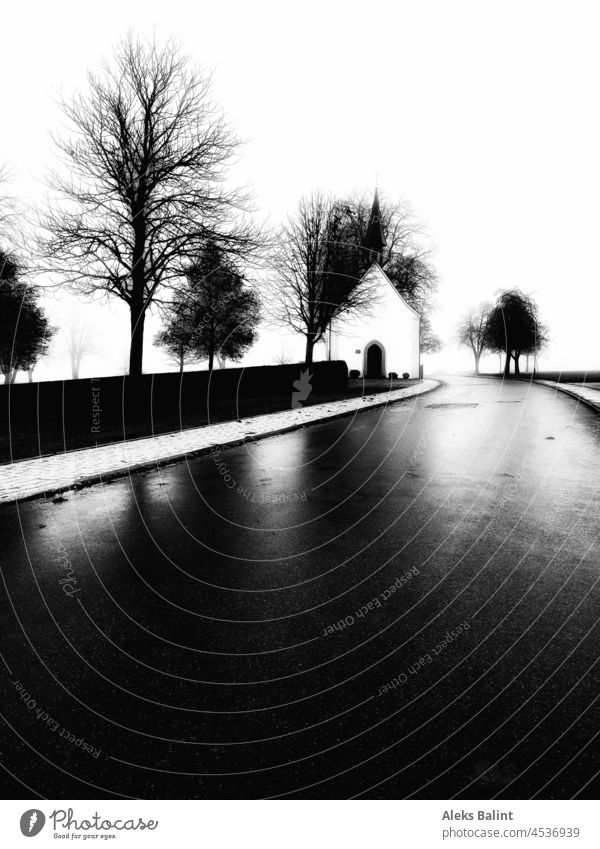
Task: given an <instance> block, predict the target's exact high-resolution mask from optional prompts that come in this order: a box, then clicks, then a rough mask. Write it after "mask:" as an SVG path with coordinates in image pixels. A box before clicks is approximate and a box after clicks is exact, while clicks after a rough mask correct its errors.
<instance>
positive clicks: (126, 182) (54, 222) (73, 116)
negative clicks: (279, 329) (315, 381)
mask: <svg viewBox="0 0 600 849" xmlns="http://www.w3.org/2000/svg"><path fill="white" fill-rule="evenodd" d="M210 87H211V81H210V78H209V77H207V76H206V75H204V74H203V73H202V72H201V71H198V70H195V69H193V68H191V67H190V66H189V63H188V60H187V58H186V57H185V56H183V55H182V54H181V52H180V50H179V49H178V47H177V46H176V45H175V44H174V43H173V42H172V41H168V42H167V43H166V44H165V45H163V46H159V45H158V44H156V43H155V42H152V43H147V42H145V41H143V40H141V39H139V38H136V37H134V36H132V35H130V36H128V37H127V38H126V39H125V40H124V41H123V42H121V43H120V44H119V45H118V46H117V48H116V50H115V55H114V62H113V64H112V66H108V65H105V66H104V68H103V70H102V73H101V74H90V75H89V76H88V90H87V93H85V94H78V95H77V96H75V98H74V99H73V100H72V101H71V102H69V103H67V102H64V103H63V104H62V106H63V111H64V113H65V115H66V117H67V119H68V121H69V122H70V124H71V125H72V128H73V131H74V132H73V135H72V136H71V137H67V138H63V139H58V140H57V145H58V149H59V151H60V153H61V154H62V157H63V160H64V164H65V166H66V169H65V176H60V175H59V174H56V173H55V174H53V175H52V176H51V181H50V185H51V187H52V189H53V190H54V191H55V193H58V195H59V197H63V198H64V199H65V201H66V202H65V204H64V206H62V207H60V206H59V207H58V208H56V207H55V206H49V207H48V209H47V212H46V214H45V215H44V216H42V219H41V224H42V226H43V228H44V231H45V233H46V234H47V235H46V236H45V237H44V238H42V240H41V243H40V245H41V254H42V257H43V260H44V263H43V267H44V268H45V269H46V270H49V271H54V272H57V273H59V274H60V276H61V279H62V280H63V281H65V285H67V286H69V287H70V288H72V289H74V290H76V291H79V292H83V293H84V294H86V295H95V294H97V293H105V294H107V295H109V296H114V297H117V298H120V299H122V300H123V301H125V303H126V304H127V305H128V308H129V311H130V326H131V334H130V335H131V341H130V366H129V373H130V374H131V375H139V374H141V372H142V355H143V338H144V321H145V316H146V312H147V310H148V309H149V308H150V306H151V305H152V304H153V303H161V293H162V292H163V290H164V289H165V287H168V286H173V285H174V283H175V282H176V281H178V280H179V278H180V276H181V273H182V264H183V263H184V261H185V258H186V257H190V256H194V255H196V254H197V253H198V252H199V251H200V249H201V247H202V245H203V244H204V243H205V241H206V239H207V238H215V237H216V236H217V234H218V236H219V239H220V242H221V244H222V245H223V247H224V248H225V249H226V250H227V251H230V252H232V253H233V254H236V255H237V254H243V253H244V252H246V251H248V250H250V249H251V248H255V247H256V245H257V235H256V232H255V231H254V230H253V229H252V228H251V227H250V226H248V225H246V224H245V223H243V222H242V220H241V219H240V212H241V211H242V210H245V209H246V207H247V201H248V196H247V195H246V194H245V193H243V192H240V191H236V190H235V189H232V188H231V187H230V184H228V183H226V182H225V176H226V169H227V166H228V165H229V164H230V163H231V161H232V157H233V156H234V154H235V151H236V149H237V146H238V141H237V139H236V138H235V136H234V135H233V134H232V133H231V131H230V129H229V127H228V126H227V124H226V123H225V120H224V119H223V117H222V115H221V114H220V112H219V111H218V110H217V109H216V108H215V106H214V104H213V103H212V101H211V98H210ZM163 300H164V299H163ZM167 300H168V298H167Z"/></svg>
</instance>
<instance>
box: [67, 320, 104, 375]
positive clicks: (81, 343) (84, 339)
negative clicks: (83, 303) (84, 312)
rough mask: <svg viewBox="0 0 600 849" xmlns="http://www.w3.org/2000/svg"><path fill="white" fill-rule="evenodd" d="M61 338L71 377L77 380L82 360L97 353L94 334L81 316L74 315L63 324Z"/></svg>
mask: <svg viewBox="0 0 600 849" xmlns="http://www.w3.org/2000/svg"><path fill="white" fill-rule="evenodd" d="M62 337H63V340H64V343H65V348H66V353H67V356H68V358H69V363H70V365H71V377H72V378H73V380H77V379H78V378H79V370H80V368H81V363H82V360H83V358H84V357H86V356H89V355H90V354H94V353H95V352H96V351H97V341H96V339H95V336H94V332H93V330H92V327H91V326H90V324H89V323H88V322H87V321H86V320H85V319H84V318H83V316H81V315H75V316H72V317H71V318H69V319H68V320H67V321H66V323H65V324H64V326H63V329H62Z"/></svg>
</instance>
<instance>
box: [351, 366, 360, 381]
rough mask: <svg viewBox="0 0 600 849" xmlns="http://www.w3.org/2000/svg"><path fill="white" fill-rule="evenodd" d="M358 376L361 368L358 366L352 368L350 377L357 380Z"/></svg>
mask: <svg viewBox="0 0 600 849" xmlns="http://www.w3.org/2000/svg"><path fill="white" fill-rule="evenodd" d="M358 377H360V372H359V370H358V369H357V368H353V369H350V379H351V380H356V379H357V378H358Z"/></svg>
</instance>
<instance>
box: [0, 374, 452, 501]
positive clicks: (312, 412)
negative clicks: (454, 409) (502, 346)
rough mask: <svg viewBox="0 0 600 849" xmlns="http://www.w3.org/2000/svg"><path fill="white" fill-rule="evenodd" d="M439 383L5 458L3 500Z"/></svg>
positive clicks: (0, 474) (0, 468) (270, 432)
mask: <svg viewBox="0 0 600 849" xmlns="http://www.w3.org/2000/svg"><path fill="white" fill-rule="evenodd" d="M439 385H440V384H439V381H437V380H423V381H421V383H419V384H417V385H415V386H409V387H406V388H404V389H394V390H393V391H391V392H379V393H377V394H375V395H365V396H363V397H361V398H348V399H346V400H344V401H332V402H329V403H325V404H315V405H314V406H312V407H301V408H298V409H296V410H291V409H290V410H283V411H281V412H278V413H267V414H266V415H262V416H253V417H252V418H249V419H244V420H243V421H239V422H238V421H232V422H222V423H220V424H215V425H208V426H204V427H197V428H191V429H189V430H183V431H175V432H173V433H165V434H161V435H160V436H150V437H144V438H142V439H133V440H129V441H128V442H115V443H112V444H110V445H99V446H98V447H97V448H83V449H81V450H78V451H68V452H66V453H64V454H52V455H51V456H48V457H36V458H35V459H32V460H21V461H19V462H17V463H7V464H6V465H0V503H6V502H10V501H18V500H19V499H22V498H30V497H32V496H34V495H48V494H49V495H54V494H56V493H58V492H60V491H61V490H64V489H69V488H71V487H74V486H80V485H82V484H84V483H93V482H99V481H102V480H103V479H105V478H111V477H114V476H115V475H122V474H126V473H128V472H131V471H132V470H139V469H143V468H149V467H153V466H157V465H160V464H164V463H168V462H173V461H174V460H177V459H181V458H183V457H185V456H186V455H190V454H196V453H202V452H204V451H207V450H208V449H210V448H212V447H214V446H217V445H219V446H227V445H236V444H240V443H242V442H245V441H248V440H253V439H259V438H261V437H265V436H274V435H275V434H278V433H283V432H285V431H288V430H295V429H296V428H299V427H303V426H304V425H307V424H313V423H315V422H319V421H325V420H326V419H330V418H335V417H336V416H343V415H346V414H348V413H353V412H355V411H357V410H365V409H369V408H372V407H381V406H385V405H386V404H391V403H393V402H395V401H402V400H406V399H407V398H412V397H414V396H417V395H422V394H423V393H425V392H431V390H432V389H436V388H437V387H438V386H439Z"/></svg>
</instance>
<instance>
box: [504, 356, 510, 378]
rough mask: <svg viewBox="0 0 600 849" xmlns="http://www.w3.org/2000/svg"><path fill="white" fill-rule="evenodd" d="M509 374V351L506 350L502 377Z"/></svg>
mask: <svg viewBox="0 0 600 849" xmlns="http://www.w3.org/2000/svg"><path fill="white" fill-rule="evenodd" d="M509 374H510V351H507V352H506V360H505V361H504V377H508V376H509Z"/></svg>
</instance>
